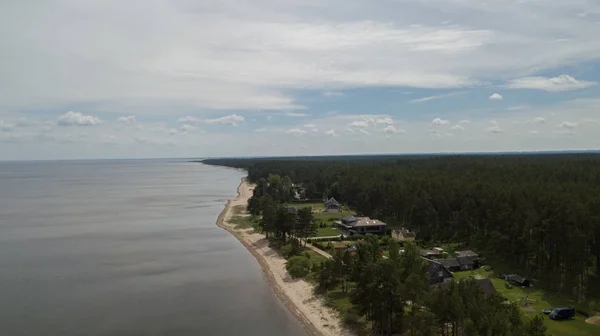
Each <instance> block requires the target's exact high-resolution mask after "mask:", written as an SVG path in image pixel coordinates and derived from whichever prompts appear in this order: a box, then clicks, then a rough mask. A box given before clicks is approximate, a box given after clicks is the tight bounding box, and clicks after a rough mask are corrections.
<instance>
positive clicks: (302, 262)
mask: <svg viewBox="0 0 600 336" xmlns="http://www.w3.org/2000/svg"><path fill="white" fill-rule="evenodd" d="M310 268H311V263H310V260H308V258H306V257H304V256H295V257H291V258H290V259H288V261H287V263H286V264H285V269H286V270H287V271H288V273H289V274H290V275H291V276H292V278H294V279H296V278H303V277H305V276H307V275H308V273H309V272H310Z"/></svg>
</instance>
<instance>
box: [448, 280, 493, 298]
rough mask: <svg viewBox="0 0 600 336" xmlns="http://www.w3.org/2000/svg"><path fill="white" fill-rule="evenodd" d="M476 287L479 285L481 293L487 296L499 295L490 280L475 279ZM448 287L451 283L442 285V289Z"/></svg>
mask: <svg viewBox="0 0 600 336" xmlns="http://www.w3.org/2000/svg"><path fill="white" fill-rule="evenodd" d="M459 282H460V281H459ZM475 285H477V287H479V289H481V291H482V292H483V293H485V294H486V295H494V294H498V291H496V288H495V287H494V284H493V283H492V281H491V280H490V279H475ZM448 286H449V283H443V284H441V285H440V287H448Z"/></svg>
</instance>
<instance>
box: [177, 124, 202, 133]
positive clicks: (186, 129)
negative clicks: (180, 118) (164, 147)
mask: <svg viewBox="0 0 600 336" xmlns="http://www.w3.org/2000/svg"><path fill="white" fill-rule="evenodd" d="M197 129H198V127H196V126H193V125H189V124H183V125H182V126H181V131H182V132H183V133H189V132H193V131H195V130H197Z"/></svg>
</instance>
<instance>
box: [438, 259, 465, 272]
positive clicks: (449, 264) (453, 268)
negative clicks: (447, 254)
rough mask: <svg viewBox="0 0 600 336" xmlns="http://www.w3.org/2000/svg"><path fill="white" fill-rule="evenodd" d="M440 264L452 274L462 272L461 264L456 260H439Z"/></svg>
mask: <svg viewBox="0 0 600 336" xmlns="http://www.w3.org/2000/svg"><path fill="white" fill-rule="evenodd" d="M438 262H440V264H442V265H444V267H446V268H447V269H448V270H449V271H450V272H457V271H460V263H459V262H458V260H457V259H456V258H449V259H439V260H438Z"/></svg>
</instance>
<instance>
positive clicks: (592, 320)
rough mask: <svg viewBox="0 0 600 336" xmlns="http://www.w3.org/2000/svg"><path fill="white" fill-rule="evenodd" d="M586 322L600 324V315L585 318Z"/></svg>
mask: <svg viewBox="0 0 600 336" xmlns="http://www.w3.org/2000/svg"><path fill="white" fill-rule="evenodd" d="M585 322H587V323H590V324H596V325H600V316H594V317H590V318H588V319H587V320H585Z"/></svg>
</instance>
